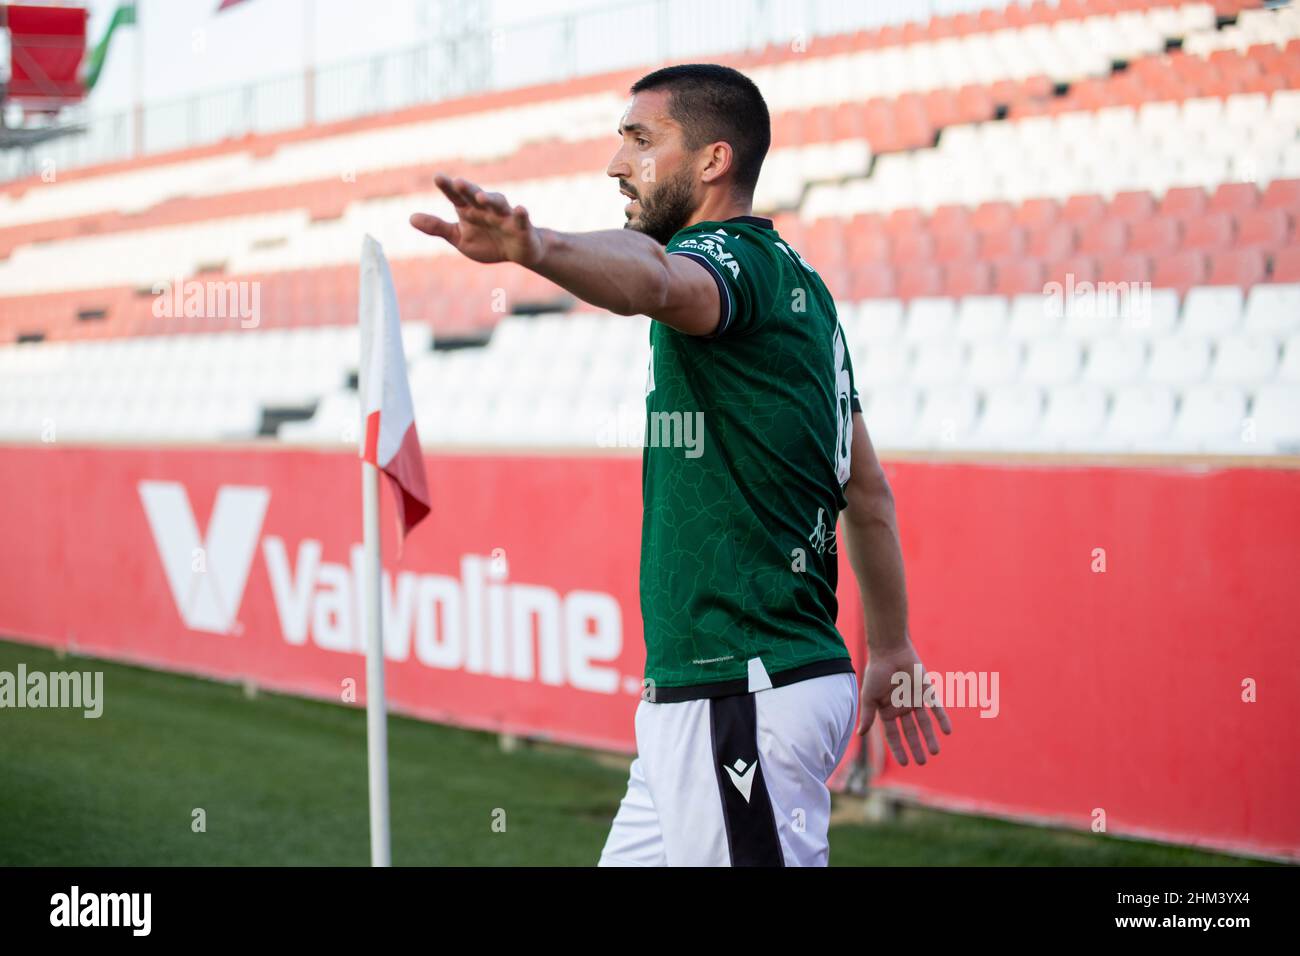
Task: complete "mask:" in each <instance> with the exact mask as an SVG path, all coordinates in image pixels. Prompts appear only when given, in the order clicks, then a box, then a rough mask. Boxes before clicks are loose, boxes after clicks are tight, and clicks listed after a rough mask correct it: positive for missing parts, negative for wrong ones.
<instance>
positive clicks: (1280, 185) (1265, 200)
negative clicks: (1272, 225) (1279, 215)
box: [1259, 179, 1300, 215]
mask: <svg viewBox="0 0 1300 956" xmlns="http://www.w3.org/2000/svg"><path fill="white" fill-rule="evenodd" d="M1259 208H1260V209H1261V210H1267V209H1281V210H1283V211H1285V212H1289V213H1291V214H1292V215H1295V214H1297V213H1300V179H1275V180H1273V181H1272V182H1271V183H1269V184H1268V186H1267V188H1265V190H1264V194H1263V195H1262V196H1261V197H1260V199H1259Z"/></svg>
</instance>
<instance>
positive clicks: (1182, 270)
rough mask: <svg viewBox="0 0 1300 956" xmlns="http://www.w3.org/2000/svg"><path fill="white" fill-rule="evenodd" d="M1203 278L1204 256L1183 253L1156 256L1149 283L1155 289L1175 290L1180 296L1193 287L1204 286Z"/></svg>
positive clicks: (1198, 253)
mask: <svg viewBox="0 0 1300 956" xmlns="http://www.w3.org/2000/svg"><path fill="white" fill-rule="evenodd" d="M1205 278H1206V268H1205V254H1204V253H1202V252H1196V251H1184V252H1175V253H1174V254H1172V255H1168V256H1157V257H1156V260H1155V271H1154V273H1153V274H1152V277H1151V281H1152V283H1153V284H1154V285H1155V286H1156V287H1157V288H1160V289H1177V290H1178V294H1179V295H1182V294H1184V293H1186V292H1187V290H1188V289H1190V288H1191V287H1192V286H1194V285H1204V284H1205Z"/></svg>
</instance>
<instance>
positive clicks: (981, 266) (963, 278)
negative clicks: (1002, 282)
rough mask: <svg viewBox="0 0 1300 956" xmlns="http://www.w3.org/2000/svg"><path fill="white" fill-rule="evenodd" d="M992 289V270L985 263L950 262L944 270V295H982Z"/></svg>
mask: <svg viewBox="0 0 1300 956" xmlns="http://www.w3.org/2000/svg"><path fill="white" fill-rule="evenodd" d="M992 287H993V269H992V267H991V266H990V265H989V264H988V263H987V262H970V261H961V262H951V263H949V264H948V265H947V266H946V267H945V268H944V275H943V294H944V295H950V296H953V297H960V296H963V295H984V294H985V293H987V292H988V291H989V290H990V289H992Z"/></svg>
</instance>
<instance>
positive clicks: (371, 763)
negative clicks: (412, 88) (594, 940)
mask: <svg viewBox="0 0 1300 956" xmlns="http://www.w3.org/2000/svg"><path fill="white" fill-rule="evenodd" d="M357 324H358V325H359V326H360V329H361V364H360V366H359V368H360V379H361V380H360V382H358V383H357V384H358V385H359V386H360V390H361V415H362V418H363V421H364V425H365V428H364V431H363V436H362V439H361V516H362V524H363V526H364V534H365V558H364V565H363V567H364V569H365V584H364V588H363V590H364V597H365V626H366V630H365V637H366V758H367V760H366V762H367V765H368V768H369V776H370V863H371V865H372V866H390V865H391V864H392V843H391V839H390V836H389V828H388V707H387V705H386V704H385V702H384V635H383V625H384V619H383V611H382V610H381V608H382V604H381V597H382V595H381V590H380V587H381V585H380V582H381V580H382V562H381V561H380V556H379V555H380V550H379V538H380V533H379V472H380V471H383V473H384V474H385V475H387V476H388V480H389V483H390V484H391V486H392V489H393V496H394V498H396V500H397V539H398V548H399V553H400V548H401V543H402V542H403V541H404V540H405V538H406V535H407V533H408V532H409V531H410V530H411V529H412V528H414V527H415V526H416V524H417V523H419V521H420V520H421V519H422V518H423V517H424V516H425V515H427V514H428V513H429V487H428V482H427V481H426V480H425V476H424V459H423V458H422V457H421V456H420V439H419V436H417V435H416V433H415V406H414V404H413V403H412V402H411V387H410V384H409V383H408V382H407V380H406V353H405V352H404V351H403V349H402V326H401V323H400V322H399V320H398V316H397V293H396V292H394V291H393V277H392V274H391V273H390V272H389V271H388V260H387V259H385V258H384V250H383V249H382V248H380V245H379V243H377V242H376V241H375V240H374V239H373V238H372V237H370V236H366V237H365V239H364V240H363V241H362V244H361V287H360V295H359V296H358V305H357Z"/></svg>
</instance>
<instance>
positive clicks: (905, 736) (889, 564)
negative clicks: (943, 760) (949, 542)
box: [840, 412, 952, 766]
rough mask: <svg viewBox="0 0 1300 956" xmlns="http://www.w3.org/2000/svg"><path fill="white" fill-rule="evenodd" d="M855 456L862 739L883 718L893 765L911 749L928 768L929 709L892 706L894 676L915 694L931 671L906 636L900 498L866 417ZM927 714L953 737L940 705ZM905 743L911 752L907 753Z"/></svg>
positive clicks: (849, 524)
mask: <svg viewBox="0 0 1300 956" xmlns="http://www.w3.org/2000/svg"><path fill="white" fill-rule="evenodd" d="M852 449H853V450H852V461H851V462H850V468H849V483H848V485H846V486H845V489H844V494H845V497H846V498H847V499H848V505H847V507H846V508H845V509H844V513H843V514H842V515H841V516H840V521H841V523H842V529H843V535H844V538H845V542H846V545H847V547H848V554H849V564H850V565H851V566H852V568H853V574H854V576H855V577H856V578H857V579H858V589H859V591H860V592H861V594H862V608H863V611H864V613H865V615H866V619H867V656H868V660H867V669H866V671H865V672H864V673H863V675H862V696H861V701H860V704H859V707H858V729H857V732H858V733H859V734H865V733H866V732H867V731H868V730H870V729H871V725H872V723H873V722H874V721H875V719H876V717H877V716H879V717H880V719H881V720H882V721H884V730H885V740H886V741H887V743H888V744H889V749H890V750H891V751H893V754H894V757H895V759H897V760H898V762H899V763H900V764H903V765H904V766H906V765H907V763H908V754H907V751H908V749H910V750H911V752H912V756H913V757H914V758H915V760H916V762H917V763H920V764H923V763H925V761H926V751H927V749H928V750H929V752H930V753H931V754H937V753H938V752H939V739H938V737H937V736H936V735H935V732H934V726H933V724H932V722H931V720H930V715H929V713H927V710H926V706H921V707H912V706H911V705H910V704H908V705H905V706H901V707H900V706H896V705H895V703H894V701H893V699H892V698H893V696H894V692H895V689H896V687H897V686H898V684H897V682H896V681H895V679H894V675H896V674H898V673H900V672H901V673H903V674H905V675H906V681H907V683H906V684H905V685H904V686H905V687H907V688H908V690H909V691H910V689H911V687H912V683H913V682H914V681H915V680H916V679H917V675H921V680H922V681H924V674H925V670H924V668H923V667H921V659H920V658H919V657H918V656H917V653H916V649H915V648H914V647H913V646H912V640H911V636H910V635H909V634H908V630H907V582H906V579H905V576H904V573H903V550H902V547H901V546H900V545H899V539H898V519H897V516H896V515H895V512H894V493H893V491H891V490H890V487H889V481H888V480H887V479H886V477H885V472H884V469H883V468H881V467H880V460H879V459H878V458H877V457H876V451H875V449H874V448H873V447H872V445H871V437H870V436H869V435H868V434H867V426H866V424H865V423H864V422H863V419H862V414H861V413H860V412H855V413H854V414H853V445H852ZM922 689H924V684H923V685H922ZM906 696H907V699H908V700H909V701H910V700H912V699H913V698H912V694H911V693H908V694H907V695H906ZM929 708H930V710H933V711H934V716H935V718H936V719H937V720H938V722H939V727H940V729H941V730H942V731H943V732H944V733H945V734H948V733H952V725H951V723H950V722H949V720H948V715H947V713H946V712H945V711H944V709H943V706H942V705H941V704H940V703H938V702H934V703H932V704H930V705H929ZM918 728H919V731H920V733H919V734H918ZM922 736H924V738H925V745H924V746H923V745H922V742H921V737H922ZM904 740H906V742H907V747H904V746H903V742H904Z"/></svg>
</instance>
